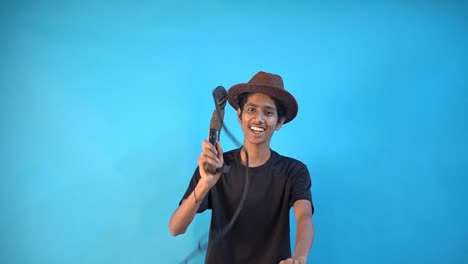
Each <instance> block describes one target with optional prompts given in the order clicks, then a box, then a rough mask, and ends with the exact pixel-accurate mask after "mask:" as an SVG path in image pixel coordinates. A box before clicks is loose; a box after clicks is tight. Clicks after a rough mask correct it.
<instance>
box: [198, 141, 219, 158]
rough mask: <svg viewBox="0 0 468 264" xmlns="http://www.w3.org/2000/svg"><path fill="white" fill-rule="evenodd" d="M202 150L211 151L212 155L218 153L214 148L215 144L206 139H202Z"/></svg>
mask: <svg viewBox="0 0 468 264" xmlns="http://www.w3.org/2000/svg"><path fill="white" fill-rule="evenodd" d="M202 150H203V151H205V152H211V153H213V154H214V155H218V151H217V150H216V148H215V146H213V144H211V143H210V142H209V141H208V140H203V144H202Z"/></svg>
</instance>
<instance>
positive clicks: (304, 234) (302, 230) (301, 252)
mask: <svg viewBox="0 0 468 264" xmlns="http://www.w3.org/2000/svg"><path fill="white" fill-rule="evenodd" d="M293 207H294V215H295V217H296V248H295V249H294V253H293V255H292V257H291V258H288V259H286V260H283V261H281V262H280V264H288V263H292V264H296V263H297V264H306V263H307V256H308V255H309V251H310V248H311V247H312V242H313V240H314V224H313V222H312V205H311V203H310V201H308V200H297V201H296V202H294V205H293Z"/></svg>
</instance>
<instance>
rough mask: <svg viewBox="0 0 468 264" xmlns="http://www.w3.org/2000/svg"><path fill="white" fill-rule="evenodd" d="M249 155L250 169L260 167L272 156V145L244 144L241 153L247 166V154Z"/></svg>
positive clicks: (243, 162)
mask: <svg viewBox="0 0 468 264" xmlns="http://www.w3.org/2000/svg"><path fill="white" fill-rule="evenodd" d="M243 150H247V152H248V153H249V167H258V166H261V165H263V164H265V163H266V162H267V161H268V159H269V158H270V156H271V149H270V144H260V145H251V144H246V142H244V146H242V151H241V160H242V164H244V165H245V164H246V162H245V161H246V158H245V152H244V151H243Z"/></svg>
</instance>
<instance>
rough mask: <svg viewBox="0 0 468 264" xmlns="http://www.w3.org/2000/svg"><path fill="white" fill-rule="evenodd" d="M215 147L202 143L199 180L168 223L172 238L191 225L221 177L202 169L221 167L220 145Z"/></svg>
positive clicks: (221, 150) (218, 143)
mask: <svg viewBox="0 0 468 264" xmlns="http://www.w3.org/2000/svg"><path fill="white" fill-rule="evenodd" d="M216 147H217V148H215V147H214V146H213V145H211V143H209V142H208V141H207V140H204V141H203V145H202V153H201V155H200V157H199V158H198V167H199V172H200V180H199V181H198V183H197V185H196V186H195V188H194V189H193V191H192V193H191V194H190V195H189V196H188V197H187V199H184V200H183V201H182V204H181V205H180V206H179V207H178V208H177V209H176V211H175V212H174V214H173V215H172V217H171V220H170V221H169V231H170V232H171V234H172V235H173V236H177V235H180V234H183V233H185V231H186V230H187V228H188V226H189V225H190V223H192V220H193V218H194V217H195V214H196V213H197V210H198V208H199V207H200V204H201V202H202V201H203V199H204V198H205V196H206V195H207V194H208V192H209V190H210V189H211V188H212V187H213V186H214V185H215V184H216V182H217V181H218V179H219V177H220V176H221V173H220V172H217V173H215V174H210V173H209V172H207V171H206V170H205V169H204V165H205V164H210V165H212V166H213V167H214V168H221V167H222V166H223V163H224V160H223V149H222V148H221V143H220V142H217V144H216Z"/></svg>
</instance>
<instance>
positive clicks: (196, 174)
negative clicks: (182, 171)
mask: <svg viewBox="0 0 468 264" xmlns="http://www.w3.org/2000/svg"><path fill="white" fill-rule="evenodd" d="M199 180H200V172H199V170H198V167H197V168H196V169H195V172H194V173H193V176H192V179H191V180H190V183H189V186H188V187H187V190H186V191H185V193H184V196H183V197H182V199H181V200H180V202H179V206H180V205H181V204H182V201H183V200H185V199H187V198H190V199H195V197H193V195H192V192H193V190H194V189H195V186H197V184H198V181H199ZM210 193H211V192H208V194H207V195H206V196H205V198H204V199H203V200H202V202H201V204H200V207H199V208H198V210H197V213H202V212H204V211H205V210H206V209H209V204H208V201H209V196H210ZM190 196H192V197H190Z"/></svg>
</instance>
